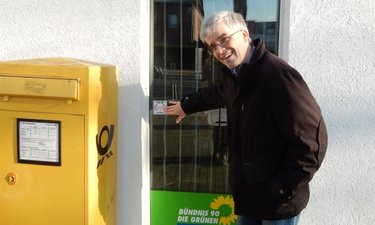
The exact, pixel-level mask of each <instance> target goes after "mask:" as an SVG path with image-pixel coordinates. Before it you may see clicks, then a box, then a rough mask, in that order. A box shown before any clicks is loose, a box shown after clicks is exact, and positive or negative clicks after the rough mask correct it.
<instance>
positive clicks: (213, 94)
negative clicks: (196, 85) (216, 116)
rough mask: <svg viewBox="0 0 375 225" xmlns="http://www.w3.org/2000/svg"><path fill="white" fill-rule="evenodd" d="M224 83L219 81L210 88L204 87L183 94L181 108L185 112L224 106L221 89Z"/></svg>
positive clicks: (191, 112) (189, 112)
mask: <svg viewBox="0 0 375 225" xmlns="http://www.w3.org/2000/svg"><path fill="white" fill-rule="evenodd" d="M224 89H225V83H224V82H221V83H218V84H217V85H214V86H212V87H211V88H204V89H201V90H200V91H198V92H197V93H194V94H190V95H187V96H184V97H183V98H182V99H181V107H182V110H183V111H184V112H185V113H186V114H187V115H189V114H193V113H196V112H201V111H206V110H210V109H216V108H220V107H223V106H225V101H224V97H223V93H224V92H223V90H224Z"/></svg>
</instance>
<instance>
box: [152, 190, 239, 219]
mask: <svg viewBox="0 0 375 225" xmlns="http://www.w3.org/2000/svg"><path fill="white" fill-rule="evenodd" d="M236 218H237V216H236V215H234V202H233V198H232V196H231V195H225V194H208V193H193V192H170V191H155V190H154V191H151V225H183V224H190V225H213V224H215V225H234V224H235V221H236Z"/></svg>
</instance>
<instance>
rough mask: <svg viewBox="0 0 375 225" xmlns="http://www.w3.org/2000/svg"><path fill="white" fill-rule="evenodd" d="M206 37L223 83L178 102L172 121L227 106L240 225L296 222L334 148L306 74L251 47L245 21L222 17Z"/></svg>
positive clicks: (213, 20) (211, 22)
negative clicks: (327, 154) (329, 147)
mask: <svg viewBox="0 0 375 225" xmlns="http://www.w3.org/2000/svg"><path fill="white" fill-rule="evenodd" d="M201 39H202V40H203V41H204V42H205V43H206V44H207V45H208V48H209V50H210V52H211V53H212V54H213V56H214V57H215V58H216V59H217V60H218V61H219V62H220V63H221V64H223V65H225V67H223V70H222V71H223V73H224V78H223V80H222V81H221V83H219V84H217V85H215V86H213V87H210V88H207V89H204V90H202V91H200V92H198V93H196V94H193V95H190V96H187V97H185V98H183V99H182V100H181V101H171V102H170V103H171V105H170V106H168V107H167V108H166V110H165V112H166V114H167V115H177V119H176V122H177V123H179V122H180V121H181V120H182V119H183V118H184V117H185V116H186V115H189V114H192V113H195V112H198V111H204V110H210V109H214V108H219V107H226V108H227V119H228V133H229V134H228V135H229V137H228V138H229V151H230V152H229V160H230V166H229V168H230V185H231V192H232V194H233V198H234V201H235V213H236V214H237V215H238V219H237V224H238V225H240V224H241V225H244V224H246V225H266V224H267V225H281V224H283V225H288V224H297V223H298V220H299V215H300V212H301V211H302V210H303V209H304V208H305V207H306V205H307V203H308V199H309V181H310V180H311V179H312V177H313V175H314V173H315V172H316V171H317V170H318V168H319V167H320V165H321V162H322V160H323V157H324V155H325V152H326V148H327V132H326V128H325V124H324V121H323V118H322V115H321V112H320V108H319V106H318V104H317V103H316V101H315V99H314V97H313V96H312V94H311V93H310V91H309V88H308V86H307V85H306V83H305V82H304V80H303V79H302V77H301V75H300V74H299V73H298V72H297V71H296V70H295V69H294V68H292V67H291V66H289V65H288V64H287V63H286V62H284V61H283V60H282V59H279V58H277V57H276V56H275V55H273V54H272V53H270V52H269V51H267V50H266V48H265V46H264V43H263V42H262V41H261V40H260V39H257V40H254V41H252V40H251V38H250V36H249V31H248V29H247V26H246V23H245V21H244V19H243V18H242V16H241V15H240V14H238V13H234V12H227V11H225V12H218V13H216V14H214V15H213V16H212V17H210V18H209V19H207V20H206V21H205V23H204V25H203V27H202V30H201Z"/></svg>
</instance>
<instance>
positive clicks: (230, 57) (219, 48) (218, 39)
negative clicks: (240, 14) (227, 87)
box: [205, 24, 249, 69]
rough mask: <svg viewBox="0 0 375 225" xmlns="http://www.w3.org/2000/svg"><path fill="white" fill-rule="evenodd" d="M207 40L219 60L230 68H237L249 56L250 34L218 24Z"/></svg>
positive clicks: (207, 36)
mask: <svg viewBox="0 0 375 225" xmlns="http://www.w3.org/2000/svg"><path fill="white" fill-rule="evenodd" d="M205 42H206V43H207V44H208V45H209V47H210V48H211V51H212V54H213V55H214V56H215V58H216V59H217V60H219V62H221V63H222V64H224V65H226V66H227V67H228V68H229V69H233V68H236V67H237V66H239V65H240V64H241V63H242V62H243V61H244V60H245V59H247V57H248V52H249V51H248V50H249V48H248V47H249V34H248V32H247V31H245V30H232V29H230V28H229V27H227V26H226V25H225V24H218V25H217V27H216V30H215V31H214V32H213V33H211V34H208V35H206V36H205Z"/></svg>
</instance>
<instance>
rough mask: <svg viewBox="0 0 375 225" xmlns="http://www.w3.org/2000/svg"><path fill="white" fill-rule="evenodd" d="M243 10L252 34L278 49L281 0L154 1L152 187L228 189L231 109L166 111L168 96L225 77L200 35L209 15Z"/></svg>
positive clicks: (269, 46)
mask: <svg viewBox="0 0 375 225" xmlns="http://www.w3.org/2000/svg"><path fill="white" fill-rule="evenodd" d="M221 10H234V11H237V12H240V13H241V14H242V15H243V16H244V17H245V18H246V21H247V24H248V27H249V29H250V36H251V37H252V39H255V38H262V39H263V40H264V41H265V44H266V47H267V48H268V49H269V50H270V51H272V52H274V53H276V54H277V52H278V24H279V19H278V18H279V13H278V12H279V0H247V1H245V0H240V1H238V0H189V1H188V0H164V1H157V0H155V1H153V26H154V27H153V62H152V63H153V67H154V72H153V74H152V78H151V80H152V87H151V90H152V96H151V100H152V103H153V104H152V105H153V110H151V126H152V127H151V137H152V139H151V174H152V180H151V187H152V189H158V190H169V191H191V192H214V193H228V192H229V184H228V162H227V155H228V153H227V152H228V149H227V138H226V133H227V128H226V110H225V109H217V110H212V111H208V112H200V113H196V114H194V115H190V116H188V117H186V118H185V119H184V120H183V122H182V123H181V124H176V123H175V119H176V118H175V117H167V116H164V115H162V113H161V112H162V110H160V108H162V107H164V106H165V104H167V103H166V101H167V100H171V99H176V100H179V99H181V98H182V97H183V96H185V95H187V94H190V93H194V92H196V91H198V90H199V89H201V88H207V87H210V86H212V85H215V84H216V83H217V82H220V79H221V75H220V73H219V71H220V70H219V65H218V63H217V62H216V61H215V60H214V59H213V58H211V57H210V56H209V55H208V54H207V52H206V51H205V49H204V48H203V45H202V43H201V42H200V41H199V40H198V38H197V37H198V33H199V29H200V24H201V22H202V20H203V19H204V17H208V16H210V15H212V14H213V13H214V12H217V11H221Z"/></svg>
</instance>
